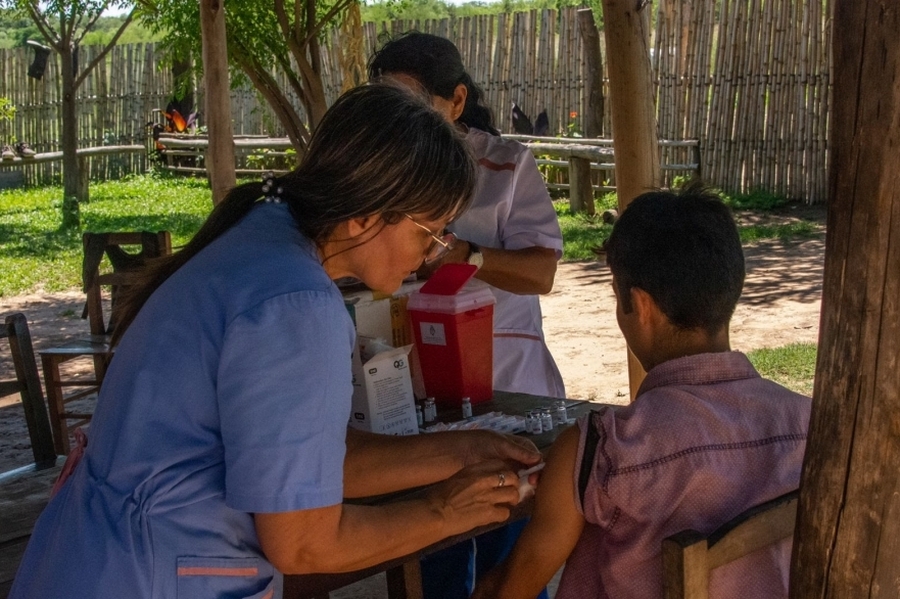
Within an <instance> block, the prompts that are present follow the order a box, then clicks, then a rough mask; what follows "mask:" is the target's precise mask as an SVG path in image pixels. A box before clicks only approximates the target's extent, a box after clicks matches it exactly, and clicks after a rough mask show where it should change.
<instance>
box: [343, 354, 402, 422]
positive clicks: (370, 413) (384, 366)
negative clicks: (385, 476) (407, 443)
mask: <svg viewBox="0 0 900 599" xmlns="http://www.w3.org/2000/svg"><path fill="white" fill-rule="evenodd" d="M356 349H357V350H356V351H355V352H354V353H353V407H352V411H351V413H350V426H352V427H354V428H357V429H360V430H365V431H369V432H372V433H381V434H385V435H415V434H418V432H419V426H418V422H417V421H416V404H415V397H414V396H413V389H412V379H411V377H410V367H409V351H410V350H411V349H412V345H404V346H403V347H398V348H394V349H391V350H387V351H383V352H380V353H378V354H376V355H375V356H374V357H372V358H371V359H370V360H368V361H367V362H366V363H365V364H363V362H362V360H361V359H360V356H359V344H358V343H357V348H356Z"/></svg>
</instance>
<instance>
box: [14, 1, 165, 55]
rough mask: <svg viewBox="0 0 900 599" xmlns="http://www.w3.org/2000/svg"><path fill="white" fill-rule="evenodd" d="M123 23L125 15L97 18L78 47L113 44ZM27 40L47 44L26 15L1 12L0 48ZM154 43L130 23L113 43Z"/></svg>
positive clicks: (134, 24)
mask: <svg viewBox="0 0 900 599" xmlns="http://www.w3.org/2000/svg"><path fill="white" fill-rule="evenodd" d="M4 3H5V4H10V5H11V4H21V2H12V1H11V0H0V4H4ZM124 21H125V16H124V15H119V16H106V17H100V18H99V19H97V22H96V23H94V25H93V27H91V29H90V31H88V32H87V33H86V34H85V36H84V39H83V40H81V44H80V45H81V46H92V45H103V46H105V45H106V44H107V43H109V42H110V41H112V38H113V35H115V33H116V31H117V30H118V29H119V27H121V26H122V23H123V22H124ZM30 39H31V40H35V41H40V42H42V43H46V40H45V39H44V36H43V35H42V34H41V32H40V30H39V29H38V28H37V25H35V24H34V21H32V20H31V17H29V16H28V14H27V13H26V12H25V11H20V10H16V9H9V8H7V9H0V48H19V47H21V46H24V45H25V42H26V41H28V40H30ZM157 40H158V36H155V35H154V34H153V33H152V32H151V31H150V30H148V29H146V28H145V27H142V26H140V25H139V24H136V23H132V24H131V25H130V26H129V27H128V29H126V30H125V33H123V34H122V36H121V37H119V40H118V41H117V42H116V43H117V44H135V43H145V42H152V41H157Z"/></svg>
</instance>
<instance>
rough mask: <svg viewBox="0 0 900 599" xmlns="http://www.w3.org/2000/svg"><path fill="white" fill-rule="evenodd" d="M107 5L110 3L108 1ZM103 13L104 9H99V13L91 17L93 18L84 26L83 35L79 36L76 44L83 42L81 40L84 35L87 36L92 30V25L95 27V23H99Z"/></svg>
mask: <svg viewBox="0 0 900 599" xmlns="http://www.w3.org/2000/svg"><path fill="white" fill-rule="evenodd" d="M107 5H108V3H107ZM105 8H106V7H105V6H104V9H105ZM102 14H103V10H98V11H97V13H96V14H95V15H94V16H93V17H91V20H90V21H89V22H88V24H87V25H85V26H84V31H82V32H81V35H79V36H78V41H77V42H75V45H76V46H77V45H78V44H80V43H81V40H83V39H84V36H86V35H87V33H88V31H90V30H91V27H93V26H94V25H96V24H97V21H98V20H99V19H100V15H102Z"/></svg>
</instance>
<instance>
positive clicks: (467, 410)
mask: <svg viewBox="0 0 900 599" xmlns="http://www.w3.org/2000/svg"><path fill="white" fill-rule="evenodd" d="M462 417H463V418H471V417H472V399H471V398H469V397H463V398H462Z"/></svg>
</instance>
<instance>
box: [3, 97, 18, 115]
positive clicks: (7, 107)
mask: <svg viewBox="0 0 900 599" xmlns="http://www.w3.org/2000/svg"><path fill="white" fill-rule="evenodd" d="M15 116H16V107H15V105H14V104H13V103H12V102H10V101H9V99H8V98H4V97H2V96H0V121H11V120H13V119H14V118H15Z"/></svg>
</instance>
